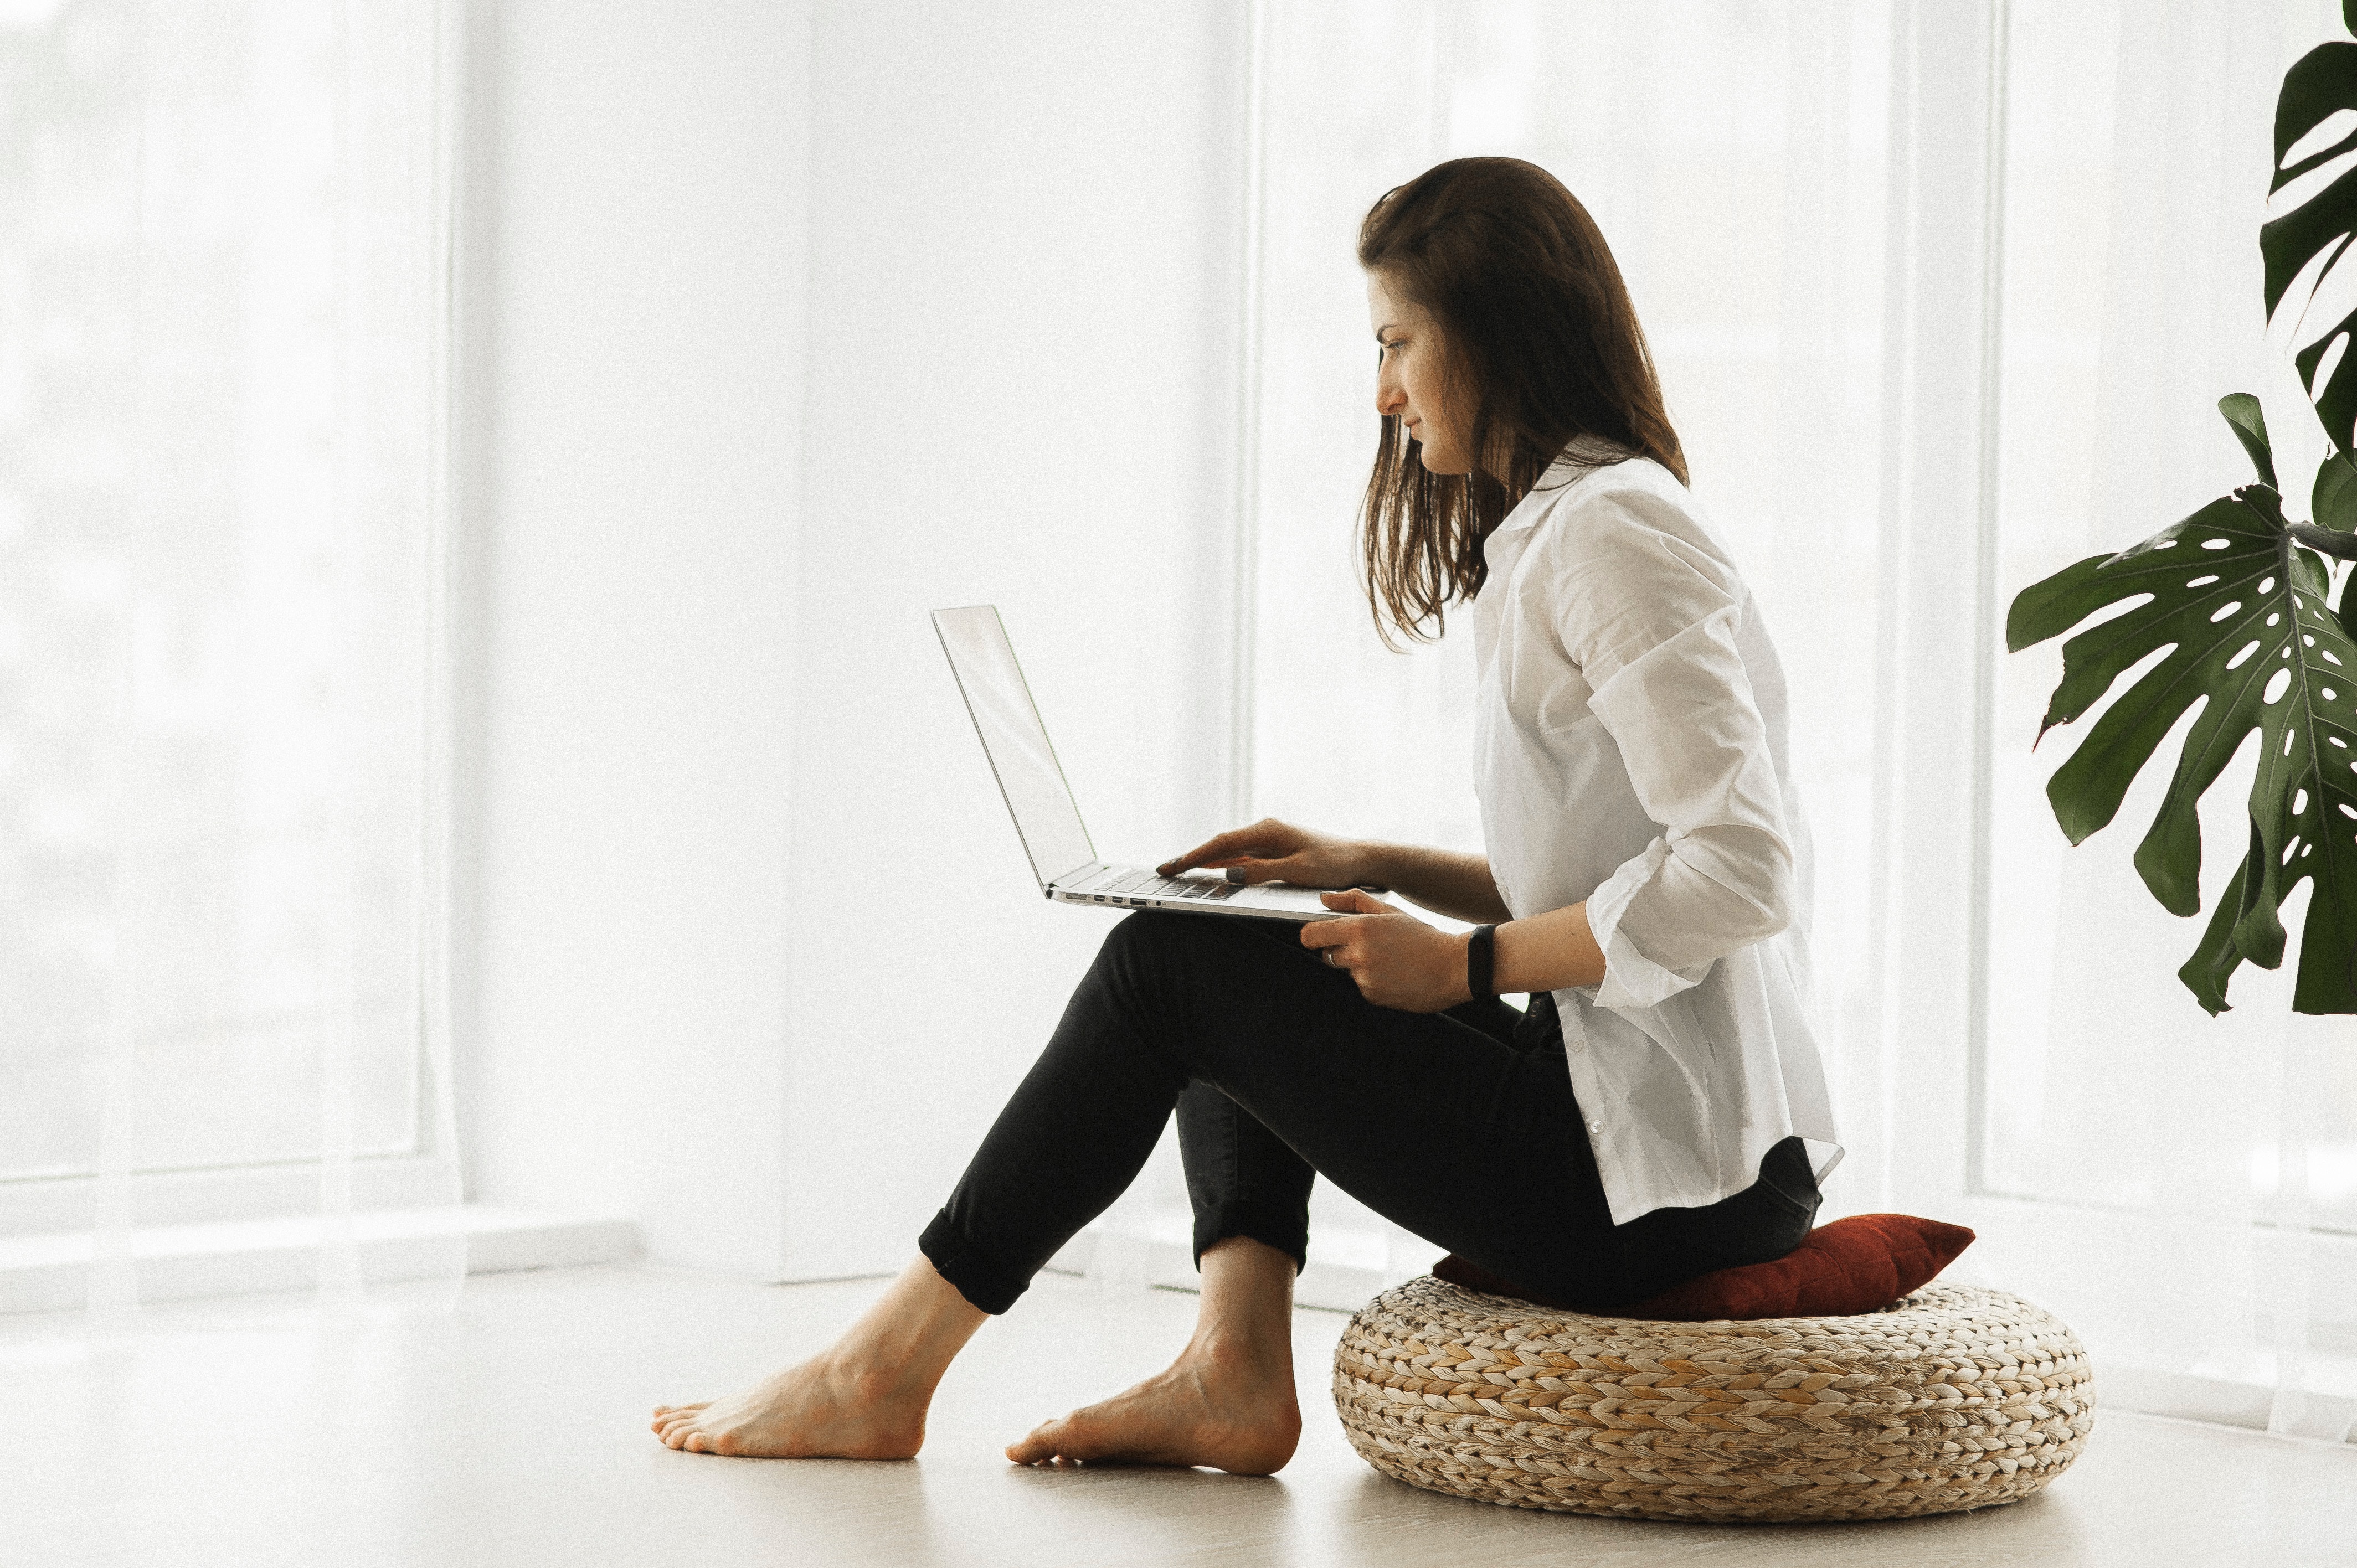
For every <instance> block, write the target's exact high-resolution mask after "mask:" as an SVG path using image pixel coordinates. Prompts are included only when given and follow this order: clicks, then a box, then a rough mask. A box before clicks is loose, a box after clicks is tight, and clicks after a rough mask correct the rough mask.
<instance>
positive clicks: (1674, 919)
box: [1556, 507, 1793, 1007]
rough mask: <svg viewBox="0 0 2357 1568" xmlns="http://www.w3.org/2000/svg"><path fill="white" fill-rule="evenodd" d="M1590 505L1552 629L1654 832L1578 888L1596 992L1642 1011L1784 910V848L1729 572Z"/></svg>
mask: <svg viewBox="0 0 2357 1568" xmlns="http://www.w3.org/2000/svg"><path fill="white" fill-rule="evenodd" d="M1600 510H1603V511H1604V512H1605V514H1606V515H1604V516H1602V517H1600V518H1598V520H1597V521H1598V526H1597V527H1595V528H1594V529H1593V530H1588V531H1583V532H1584V533H1585V534H1586V537H1585V538H1584V539H1583V540H1582V541H1581V545H1582V548H1581V549H1580V551H1579V553H1578V555H1577V558H1576V560H1575V561H1574V562H1573V563H1571V564H1568V565H1567V567H1566V570H1565V572H1564V574H1563V575H1562V576H1561V577H1560V578H1559V579H1558V583H1559V597H1558V598H1557V600H1556V603H1557V604H1558V605H1559V606H1560V607H1561V616H1562V618H1561V620H1560V621H1559V622H1558V631H1559V633H1560V634H1561V635H1562V637H1563V639H1564V644H1565V648H1566V651H1567V652H1569V653H1570V655H1571V656H1572V658H1573V659H1574V660H1576V661H1577V663H1578V664H1579V666H1580V668H1581V671H1582V673H1583V674H1584V675H1585V676H1586V678H1587V682H1588V684H1589V686H1590V687H1591V689H1592V691H1593V695H1592V696H1591V697H1590V698H1589V700H1588V706H1589V709H1590V711H1591V712H1592V713H1594V714H1595V715H1596V717H1597V719H1598V722H1600V723H1601V724H1602V725H1603V726H1604V728H1605V730H1606V732H1607V733H1609V735H1610V736H1612V739H1613V743H1614V745H1615V746H1618V747H1619V749H1620V757H1621V761H1622V764H1623V765H1624V766H1625V767H1626V768H1627V769H1628V775H1629V781H1630V783H1631V787H1632V788H1633V789H1634V790H1635V792H1636V795H1637V800H1638V803H1639V804H1640V805H1641V807H1642V808H1643V810H1644V811H1645V814H1646V816H1647V817H1649V818H1650V819H1652V822H1654V823H1656V824H1657V825H1658V826H1659V827H1660V828H1661V829H1662V832H1661V833H1660V835H1659V836H1657V837H1656V838H1654V839H1653V840H1652V843H1649V844H1647V845H1646V846H1645V848H1644V850H1643V851H1642V852H1641V854H1636V855H1634V856H1632V857H1631V858H1630V859H1629V860H1627V861H1626V862H1624V863H1622V864H1621V865H1620V866H1619V867H1618V868H1617V869H1616V870H1615V871H1614V872H1613V873H1612V875H1610V876H1609V877H1607V878H1606V879H1605V881H1604V882H1603V883H1602V884H1601V885H1600V886H1598V887H1597V889H1596V890H1595V892H1593V893H1592V894H1590V895H1589V896H1588V898H1587V922H1588V926H1589V928H1590V929H1591V930H1593V931H1594V933H1595V935H1596V940H1597V943H1598V946H1600V947H1601V948H1602V949H1603V950H1604V960H1605V973H1604V979H1603V982H1602V983H1601V984H1600V985H1599V986H1598V990H1597V993H1596V998H1595V1000H1596V1003H1597V1004H1598V1005H1599V1006H1605V1007H1652V1006H1654V1005H1657V1004H1659V1003H1660V1002H1661V1001H1662V1000H1663V998H1664V997H1667V996H1670V995H1673V994H1674V993H1677V992H1680V991H1683V990H1684V989H1686V988H1687V987H1688V986H1691V985H1695V984H1697V983H1700V982H1701V981H1702V979H1703V978H1704V977H1705V976H1706V975H1707V974H1708V973H1709V972H1710V968H1711V965H1712V964H1713V963H1714V962H1716V961H1717V960H1718V959H1720V958H1722V957H1724V956H1725V955H1726V954H1727V953H1730V952H1733V951H1735V950H1737V949H1738V948H1743V947H1748V946H1749V945H1750V944H1752V943H1754V942H1759V941H1764V940H1767V939H1768V938H1770V937H1772V936H1774V935H1775V934H1776V933H1777V932H1779V931H1781V930H1782V929H1784V927H1785V926H1786V925H1787V924H1789V923H1790V922H1791V919H1792V877H1793V859H1792V843H1791V840H1790V838H1789V837H1788V836H1787V834H1786V832H1785V829H1784V817H1783V796H1782V791H1781V789H1779V788H1778V786H1777V782H1776V770H1775V763H1774V758H1773V757H1772V755H1771V753H1770V748H1769V744H1768V735H1767V726H1766V725H1765V723H1764V722H1763V721H1762V720H1761V718H1760V707H1759V704H1758V703H1757V702H1756V701H1755V700H1754V697H1753V694H1752V691H1751V682H1750V679H1749V676H1748V675H1747V674H1746V672H1745V670H1744V664H1743V660H1742V657H1741V655H1740V654H1739V653H1738V650H1737V646H1736V628H1737V625H1738V618H1739V617H1740V616H1741V615H1743V614H1744V613H1745V607H1746V606H1745V603H1744V601H1742V600H1741V599H1738V597H1737V596H1736V594H1738V593H1739V592H1740V589H1739V587H1738V586H1737V585H1736V584H1735V580H1734V576H1733V572H1732V569H1731V568H1728V567H1726V566H1725V565H1724V564H1721V563H1718V562H1717V561H1715V560H1713V559H1712V558H1711V557H1710V556H1709V555H1707V554H1706V553H1704V552H1702V551H1700V550H1699V549H1697V548H1696V547H1695V545H1694V544H1692V543H1691V542H1688V541H1686V540H1684V539H1680V538H1677V537H1675V536H1674V535H1671V534H1669V533H1666V532H1663V531H1661V530H1659V529H1656V528H1653V527H1651V526H1649V525H1648V524H1647V523H1646V521H1644V519H1643V517H1642V515H1641V512H1639V511H1638V510H1634V509H1631V508H1620V507H1614V508H1607V509H1600ZM1730 589H1733V590H1734V591H1733V592H1730Z"/></svg>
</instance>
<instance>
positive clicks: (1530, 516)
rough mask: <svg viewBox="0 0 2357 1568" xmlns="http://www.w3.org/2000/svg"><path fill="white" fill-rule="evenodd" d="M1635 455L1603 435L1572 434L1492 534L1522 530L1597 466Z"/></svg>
mask: <svg viewBox="0 0 2357 1568" xmlns="http://www.w3.org/2000/svg"><path fill="white" fill-rule="evenodd" d="M1631 456H1635V454H1633V453H1631V452H1630V451H1629V450H1628V449H1627V448H1625V447H1622V446H1617V445H1615V444H1614V443H1612V442H1609V441H1607V440H1605V439H1604V438H1603V437H1602V436H1600V435H1575V436H1573V437H1572V438H1571V439H1570V440H1569V441H1567V442H1566V443H1565V444H1564V448H1563V450H1562V451H1560V452H1558V453H1556V454H1555V461H1554V462H1552V463H1549V464H1548V465H1547V467H1546V472H1545V473H1544V474H1541V475H1540V476H1539V482H1538V483H1537V484H1535V485H1533V486H1532V487H1531V492H1530V494H1528V495H1526V496H1524V497H1523V499H1521V500H1519V501H1516V502H1515V503H1514V510H1512V511H1510V512H1508V513H1507V514H1506V516H1505V520H1504V521H1501V522H1500V523H1499V524H1498V526H1497V527H1496V528H1495V529H1493V530H1491V533H1490V538H1491V539H1493V540H1494V539H1496V538H1498V537H1499V536H1500V535H1501V534H1511V533H1520V532H1522V531H1523V530H1524V529H1526V528H1528V527H1530V526H1531V524H1533V523H1534V522H1536V521H1538V520H1539V515H1540V514H1541V513H1542V512H1544V511H1545V510H1546V509H1547V508H1548V506H1549V505H1551V504H1552V503H1553V502H1554V501H1555V499H1556V498H1557V497H1558V496H1560V495H1562V494H1563V492H1564V491H1565V490H1566V489H1570V488H1571V487H1572V486H1573V485H1575V484H1577V483H1578V482H1579V481H1580V480H1582V479H1584V478H1587V476H1588V475H1590V474H1592V473H1595V472H1596V471H1597V470H1598V469H1599V468H1609V467H1611V466H1612V465H1613V464H1615V463H1621V462H1626V461H1627V460H1628V459H1629V458H1630V457H1631Z"/></svg>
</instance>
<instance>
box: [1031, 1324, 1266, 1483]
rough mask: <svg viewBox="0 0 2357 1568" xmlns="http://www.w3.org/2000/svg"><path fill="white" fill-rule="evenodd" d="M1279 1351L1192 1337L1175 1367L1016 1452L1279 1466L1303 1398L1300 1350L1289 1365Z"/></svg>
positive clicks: (1037, 1457) (1114, 1460)
mask: <svg viewBox="0 0 2357 1568" xmlns="http://www.w3.org/2000/svg"><path fill="white" fill-rule="evenodd" d="M1271 1361H1272V1358H1269V1357H1266V1356H1231V1355H1225V1354H1222V1353H1221V1352H1219V1351H1217V1350H1205V1349H1200V1348H1197V1347H1192V1346H1190V1347H1189V1349H1188V1352H1187V1354H1185V1355H1183V1356H1181V1357H1179V1360H1178V1362H1177V1364H1176V1365H1174V1366H1172V1367H1171V1369H1169V1370H1168V1371H1167V1372H1163V1373H1161V1374H1160V1375H1159V1376H1157V1377H1152V1378H1148V1379H1146V1381H1144V1382H1142V1383H1140V1384H1138V1385H1137V1386H1136V1387H1135V1388H1134V1389H1132V1390H1130V1391H1128V1392H1127V1393H1123V1394H1116V1395H1114V1397H1113V1398H1112V1399H1109V1400H1106V1401H1104V1402H1103V1403H1100V1404H1092V1405H1090V1406H1089V1407H1088V1408H1087V1409H1085V1410H1076V1411H1074V1412H1072V1413H1071V1414H1070V1415H1068V1416H1065V1417H1064V1418H1063V1419H1062V1420H1060V1421H1051V1422H1049V1423H1047V1424H1046V1425H1044V1426H1042V1427H1040V1428H1039V1430H1038V1431H1037V1432H1034V1433H1033V1434H1031V1435H1030V1436H1028V1437H1027V1438H1025V1439H1024V1440H1023V1441H1022V1442H1020V1443H1017V1444H1014V1445H1013V1446H1011V1447H1009V1448H1008V1449H1007V1450H1006V1456H1007V1457H1008V1458H1009V1459H1012V1460H1014V1461H1015V1462H1016V1463H1017V1464H1018V1465H1038V1464H1041V1463H1044V1462H1046V1461H1048V1460H1052V1459H1081V1460H1093V1461H1097V1462H1100V1463H1108V1464H1116V1465H1181V1466H1185V1465H1208V1466H1211V1467H1212V1468H1213V1469H1215V1470H1228V1471H1232V1472H1233V1473H1235V1474H1236V1475H1239V1476H1271V1475H1275V1473H1276V1472H1277V1471H1278V1470H1280V1469H1283V1468H1284V1467H1285V1463H1286V1460H1288V1459H1290V1458H1292V1457H1293V1450H1294V1448H1295V1446H1296V1445H1297V1444H1299V1443H1300V1441H1301V1405H1300V1402H1298V1401H1297V1399H1296V1398H1295V1397H1294V1392H1293V1364H1292V1358H1291V1356H1290V1355H1289V1354H1288V1355H1287V1356H1286V1357H1285V1358H1284V1359H1283V1362H1282V1364H1281V1365H1272V1364H1270V1363H1271Z"/></svg>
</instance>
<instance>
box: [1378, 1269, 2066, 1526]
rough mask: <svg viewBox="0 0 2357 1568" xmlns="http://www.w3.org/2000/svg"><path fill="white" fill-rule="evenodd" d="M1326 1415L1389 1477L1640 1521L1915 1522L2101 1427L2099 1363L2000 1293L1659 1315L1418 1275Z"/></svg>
mask: <svg viewBox="0 0 2357 1568" xmlns="http://www.w3.org/2000/svg"><path fill="white" fill-rule="evenodd" d="M1334 1407H1335V1410H1336V1412H1338V1413H1339V1414H1340V1416H1341V1418H1342V1427H1343V1430H1344V1431H1345V1432H1346V1433H1347V1434H1349V1436H1350V1439H1351V1446H1352V1447H1354V1448H1356V1449H1357V1450H1358V1451H1359V1455H1360V1457H1361V1458H1363V1459H1365V1460H1366V1461H1367V1463H1368V1464H1370V1465H1372V1466H1374V1467H1375V1468H1376V1469H1378V1470H1380V1471H1382V1472H1383V1474H1384V1475H1386V1476H1390V1477H1394V1478H1395V1479H1398V1480H1402V1481H1405V1482H1407V1483H1408V1484H1409V1485H1411V1486H1416V1487H1425V1488H1426V1489H1427V1490H1430V1491H1435V1492H1448V1493H1452V1494H1454V1495H1455V1496H1457V1497H1460V1498H1474V1499H1476V1500H1477V1501H1480V1502H1489V1503H1499V1504H1501V1505H1505V1506H1508V1507H1512V1508H1523V1509H1547V1510H1549V1511H1551V1512H1556V1513H1586V1514H1610V1515H1618V1516H1621V1517H1624V1518H1631V1519H1664V1520H1760V1521H1769V1520H1849V1519H1903V1518H1907V1517H1909V1516H1911V1515H1915V1514H1931V1513H1947V1512H1950V1511H1953V1510H1954V1509H1977V1508H1987V1507H1989V1506H1991V1505H1992V1504H1996V1503H2009V1502H2013V1501H2016V1500H2017V1499H2018V1498H2026V1497H2028V1496H2029V1494H2030V1493H2032V1492H2034V1491H2036V1490H2038V1489H2039V1488H2040V1487H2043V1486H2044V1485H2046V1483H2047V1482H2049V1481H2050V1480H2052V1479H2053V1478H2054V1477H2057V1476H2059V1475H2061V1473H2062V1472H2063V1471H2064V1470H2066V1469H2068V1468H2070V1466H2071V1462H2072V1460H2074V1459H2076V1458H2077V1457H2078V1456H2079V1453H2080V1450H2081V1449H2083V1448H2084V1447H2085V1446H2086V1444H2087V1434H2088V1433H2089V1432H2090V1431H2091V1430H2092V1429H2093V1426H2094V1423H2095V1385H2094V1380H2093V1375H2092V1374H2091V1373H2090V1372H2089V1370H2088V1367H2087V1353H2086V1351H2085V1349H2084V1348H2083V1347H2082V1346H2081V1345H2080V1343H2079V1340H2078V1337H2077V1336H2076V1335H2074V1334H2072V1332H2071V1330H2070V1329H2069V1328H2068V1327H2066V1326H2064V1325H2063V1324H2062V1322H2061V1319H2059V1318H2057V1317H2055V1316H2052V1315H2051V1314H2050V1313H2048V1312H2046V1311H2044V1310H2042V1309H2041V1308H2039V1307H2037V1306H2033V1305H2030V1304H2029V1302H2026V1301H2024V1300H2022V1299H2021V1298H2020V1297H2019V1296H2017V1295H2010V1294H2007V1293H2006V1292H2004V1291H1996V1290H1984V1289H1980V1288H1977V1287H1971V1286H1954V1285H1933V1286H1929V1287H1927V1288H1925V1289H1923V1290H1921V1291H1918V1292H1916V1293H1915V1294H1913V1295H1910V1296H1908V1297H1907V1298H1905V1299H1904V1300H1902V1301H1900V1302H1899V1303H1897V1304H1895V1305H1892V1306H1890V1307H1889V1308H1887V1309H1885V1310H1884V1311H1882V1312H1879V1313H1867V1314H1864V1315H1861V1316H1855V1317H1781V1318H1766V1319H1761V1320H1760V1321H1757V1322H1749V1323H1741V1322H1727V1321H1720V1322H1714V1323H1657V1322H1650V1321H1645V1320H1641V1319H1635V1318H1625V1317H1592V1316H1587V1314H1585V1313H1577V1312H1557V1311H1555V1310H1552V1309H1550V1308H1546V1307H1541V1306H1534V1305H1531V1304H1530V1303H1529V1302H1524V1301H1512V1300H1509V1299H1507V1298H1506V1297H1503V1296H1494V1295H1483V1294H1480V1293H1478V1292H1475V1291H1469V1290H1465V1289H1462V1288H1460V1287H1458V1286H1457V1285H1452V1284H1449V1283H1447V1282H1445V1281H1442V1280H1437V1279H1434V1278H1433V1277H1431V1276H1430V1275H1426V1276H1425V1277H1424V1278H1422V1279H1417V1280H1411V1281H1409V1282H1408V1283H1406V1284H1405V1285H1402V1286H1400V1287H1399V1288H1397V1289H1396V1290H1390V1291H1386V1292H1384V1293H1383V1294H1382V1295H1379V1296H1377V1297H1376V1298H1375V1299H1374V1300H1373V1301H1372V1302H1369V1303H1368V1304H1367V1305H1365V1306H1364V1307H1361V1309H1360V1310H1359V1313H1358V1315H1357V1316H1354V1317H1352V1318H1351V1326H1350V1327H1348V1328H1347V1329H1345V1330H1344V1331H1343V1334H1342V1342H1341V1344H1340V1346H1338V1347H1337V1348H1336V1349H1335V1352H1334Z"/></svg>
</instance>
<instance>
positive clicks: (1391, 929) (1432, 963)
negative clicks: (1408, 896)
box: [1301, 888, 1472, 1013]
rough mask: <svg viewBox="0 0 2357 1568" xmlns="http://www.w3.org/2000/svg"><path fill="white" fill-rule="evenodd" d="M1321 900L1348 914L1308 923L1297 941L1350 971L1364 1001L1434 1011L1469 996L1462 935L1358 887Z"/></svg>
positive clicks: (1419, 1011)
mask: <svg viewBox="0 0 2357 1568" xmlns="http://www.w3.org/2000/svg"><path fill="white" fill-rule="evenodd" d="M1325 904H1326V908H1329V909H1344V910H1348V911H1350V913H1351V918H1349V919H1346V920H1313V921H1311V922H1310V923H1309V924H1308V925H1306V926H1304V927H1302V928H1301V945H1302V946H1303V947H1306V948H1308V949H1311V950H1321V949H1322V951H1319V952H1318V957H1319V958H1320V959H1321V960H1323V961H1325V962H1327V963H1329V964H1330V965H1332V966H1333V967H1334V968H1336V969H1346V970H1349V971H1350V972H1351V979H1352V980H1354V981H1356V982H1357V983H1358V985H1359V994H1360V995H1361V996H1363V997H1365V998H1366V999H1367V1000H1368V1001H1370V1002H1372V1003H1373V1004H1375V1005H1377V1006H1378V1007H1396V1008H1398V1009H1399V1010H1400V1011H1401V1012H1403V1013H1437V1012H1439V1011H1441V1010H1442V1009H1443V1008H1447V1007H1454V1006H1456V1005H1457V1004H1458V1003H1460V1002H1465V1001H1469V1000H1470V999H1471V996H1472V993H1471V992H1469V991H1468V990H1467V989H1466V988H1465V939H1464V938H1463V937H1452V936H1450V935H1449V934H1448V932H1446V931H1441V930H1436V929H1433V928H1432V927H1430V926H1427V925H1426V924H1425V923H1424V922H1423V921H1422V920H1419V919H1417V918H1415V916H1413V915H1404V914H1402V913H1400V911H1399V910H1397V909H1394V908H1392V907H1391V906H1390V905H1389V904H1386V903H1384V902H1383V900H1382V899H1380V898H1378V897H1374V896H1373V895H1372V894H1370V893H1361V892H1360V891H1358V890H1357V889H1356V888H1352V889H1350V890H1348V891H1345V892H1341V893H1329V894H1327V895H1326V896H1325Z"/></svg>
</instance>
